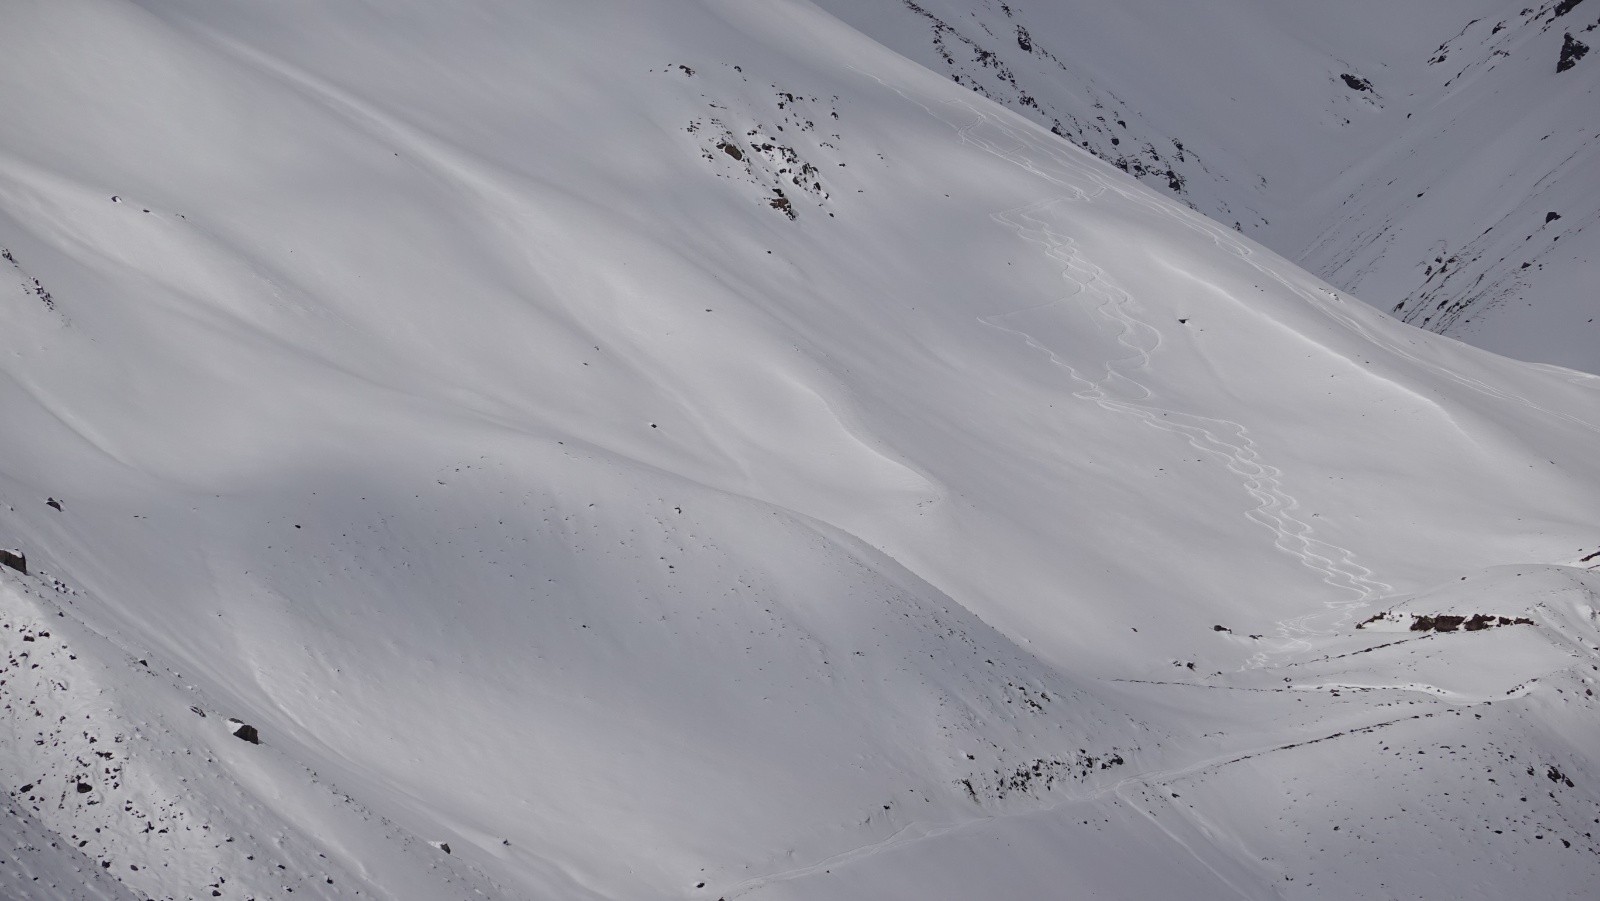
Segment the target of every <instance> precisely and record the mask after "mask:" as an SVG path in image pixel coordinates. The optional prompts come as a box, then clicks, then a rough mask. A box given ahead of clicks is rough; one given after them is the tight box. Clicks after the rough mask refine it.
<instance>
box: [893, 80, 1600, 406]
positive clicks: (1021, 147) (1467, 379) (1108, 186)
mask: <svg viewBox="0 0 1600 901" xmlns="http://www.w3.org/2000/svg"><path fill="white" fill-rule="evenodd" d="M879 83H880V84H883V85H884V86H885V87H888V88H889V89H890V90H893V91H895V93H897V94H900V96H902V97H906V95H905V94H904V92H901V91H899V90H898V89H896V88H894V87H893V86H891V85H888V84H887V83H885V82H883V81H881V80H879ZM906 99H907V100H910V101H911V102H912V103H915V104H916V105H917V106H920V107H922V109H924V110H926V111H927V112H928V113H929V114H930V115H932V116H933V117H934V118H936V119H938V120H939V121H941V122H944V123H945V124H946V125H949V126H950V127H951V128H954V129H955V130H956V132H957V133H958V134H960V135H961V138H962V140H963V141H965V142H967V143H971V144H973V145H974V146H976V147H978V148H980V149H982V150H984V151H986V152H988V153H991V154H993V155H995V156H998V157H1000V158H1002V159H1004V160H1007V161H1008V162H1011V163H1014V164H1015V165H1018V166H1020V167H1021V168H1023V169H1024V170H1026V171H1028V172H1030V173H1032V174H1034V175H1037V176H1038V177H1040V178H1042V179H1044V180H1046V181H1048V182H1050V183H1052V184H1057V185H1061V186H1063V187H1065V188H1067V189H1068V191H1069V192H1070V194H1069V196H1071V197H1073V198H1075V199H1085V200H1093V199H1094V198H1095V197H1098V196H1100V195H1102V194H1104V193H1105V192H1107V191H1112V192H1115V193H1116V194H1117V195H1118V196H1120V197H1122V198H1123V199H1125V200H1127V201H1129V202H1131V203H1134V204H1136V205H1138V206H1139V207H1141V208H1142V209H1144V210H1146V211H1147V212H1150V213H1154V214H1156V215H1159V216H1162V217H1164V218H1166V219H1169V220H1171V221H1173V222H1176V223H1178V224H1180V225H1182V226H1183V227H1185V228H1187V229H1189V230H1190V231H1194V232H1198V233H1199V234H1200V235H1202V236H1204V237H1206V238H1209V239H1210V240H1211V242H1212V243H1213V244H1215V245H1216V246H1217V247H1220V248H1222V249H1223V250H1225V251H1227V252H1228V253H1231V254H1233V255H1234V256H1236V257H1238V258H1239V259H1240V260H1242V261H1243V262H1244V263H1245V264H1247V265H1248V266H1250V267H1251V268H1252V269H1254V270H1256V271H1257V272H1258V273H1260V274H1261V275H1263V276H1265V277H1267V278H1269V279H1271V280H1272V281H1274V282H1276V283H1277V284H1278V285H1280V286H1281V287H1283V288H1285V289H1286V290H1288V291H1289V292H1290V293H1292V294H1294V295H1295V296H1296V297H1299V298H1300V299H1301V300H1304V301H1306V303H1307V304H1308V305H1310V306H1311V307H1312V308H1314V309H1316V310H1317V311H1318V312H1320V313H1322V314H1323V315H1325V316H1327V317H1328V318H1329V319H1332V320H1333V321H1335V322H1337V323H1339V324H1340V325H1342V326H1344V327H1345V328H1348V329H1350V330H1351V331H1353V332H1355V333H1356V334H1358V335H1360V336H1361V337H1362V338H1365V339H1366V340H1368V341H1371V342H1372V343H1374V344H1376V345H1378V346H1379V347H1382V348H1384V349H1385V350H1388V351H1389V352H1390V353H1393V354H1395V355H1396V356H1398V357H1400V358H1402V359H1404V360H1407V361H1409V362H1411V363H1414V364H1416V365H1417V366H1419V367H1421V368H1423V369H1425V370H1427V371H1430V372H1433V373H1435V374H1437V375H1440V376H1443V377H1444V378H1447V379H1449V380H1451V381H1453V382H1455V383H1456V384H1459V385H1461V386H1463V387H1465V388H1468V389H1470V390H1472V391H1476V392H1478V393H1480V394H1485V395H1488V396H1489V397H1493V398H1496V399H1498V400H1505V401H1510V402H1512V403H1516V404H1520V405H1521V406H1524V407H1527V408H1528V409H1530V410H1533V411H1535V412H1538V413H1542V414H1544V415H1546V416H1550V417H1553V418H1555V419H1559V420H1561V421H1563V422H1566V423H1569V424H1571V425H1575V426H1578V427H1579V428H1583V429H1587V430H1588V431H1591V432H1594V433H1596V434H1600V425H1596V424H1595V423H1592V422H1589V421H1588V420H1586V419H1582V418H1580V417H1578V416H1574V415H1572V414H1570V413H1563V412H1561V411H1559V410H1552V409H1550V408H1549V407H1546V406H1544V405H1542V404H1540V403H1538V402H1536V401H1533V400H1530V399H1528V398H1526V397H1523V396H1522V395H1520V394H1517V393H1515V392H1512V391H1508V390H1506V389H1503V388H1499V387H1496V386H1494V385H1491V384H1489V383H1487V382H1484V381H1482V380H1480V379H1475V378H1473V377H1471V376H1468V375H1464V374H1462V373H1459V372H1456V371H1455V370H1453V369H1450V368H1448V367H1446V366H1442V365H1440V364H1438V363H1435V362H1432V361H1429V360H1425V359H1423V358H1421V357H1419V356H1417V355H1416V354H1414V353H1412V352H1411V351H1410V350H1407V349H1406V348H1405V347H1404V346H1403V345H1402V344H1401V343H1400V342H1398V341H1395V340H1393V339H1391V338H1389V337H1387V336H1384V335H1382V334H1379V333H1378V332H1376V331H1374V330H1372V329H1370V328H1368V327H1367V326H1366V325H1364V324H1362V323H1361V322H1360V321H1359V320H1358V319H1357V317H1355V316H1353V315H1351V314H1350V313H1349V312H1347V311H1346V310H1345V309H1343V307H1344V305H1345V299H1344V298H1343V297H1342V296H1340V294H1339V292H1336V291H1330V292H1324V293H1326V294H1327V296H1322V295H1321V294H1319V293H1316V292H1313V291H1309V290H1307V289H1305V288H1304V287H1302V286H1300V285H1298V284H1295V283H1294V282H1293V281H1292V280H1290V279H1289V278H1287V277H1285V276H1284V275H1283V274H1282V273H1280V272H1278V271H1277V269H1276V268H1274V267H1272V266H1269V265H1266V264H1264V263H1261V262H1259V261H1258V260H1257V259H1256V253H1255V251H1254V250H1253V249H1252V248H1251V247H1249V246H1248V245H1246V244H1245V243H1244V242H1243V241H1241V240H1239V239H1238V238H1237V237H1236V236H1235V235H1234V234H1233V232H1232V231H1230V230H1229V229H1227V228H1226V227H1224V226H1221V225H1218V224H1217V223H1216V222H1214V221H1212V220H1210V219H1208V218H1206V217H1205V216H1202V215H1200V214H1199V213H1191V212H1184V211H1180V210H1177V209H1174V208H1173V207H1172V205H1171V204H1164V203H1161V202H1159V201H1158V200H1156V199H1155V198H1154V197H1152V196H1150V195H1148V194H1146V193H1145V192H1142V191H1137V190H1132V189H1130V188H1128V187H1127V186H1125V185H1119V184H1117V183H1116V182H1115V181H1114V180H1110V179H1107V178H1106V177H1105V176H1104V175H1102V174H1101V173H1099V172H1096V171H1094V169H1093V168H1092V167H1090V166H1087V165H1084V164H1083V163H1082V162H1081V161H1079V160H1074V159H1072V158H1071V157H1070V156H1069V155H1068V152H1067V151H1066V150H1065V149H1063V148H1061V147H1056V146H1052V145H1051V144H1049V143H1044V142H1040V141H1037V140H1030V136H1028V135H1026V134H1025V133H1021V132H1019V131H1018V130H1016V129H1015V128H1013V127H1012V126H1010V125H1008V124H1006V123H1005V122H1002V121H1000V120H999V119H997V118H995V117H993V116H991V115H989V114H986V113H984V112H983V111H981V110H979V109H977V108H975V107H973V106H972V105H971V104H969V103H967V102H965V101H960V100H953V101H947V103H946V105H947V106H951V107H959V108H960V109H961V110H962V111H963V112H965V113H967V114H970V115H971V116H973V117H974V118H973V121H971V122H969V123H967V124H965V125H962V124H958V123H956V122H952V121H950V119H948V118H946V117H944V116H941V115H940V114H939V113H938V112H936V111H934V110H933V109H930V108H929V107H928V106H926V105H925V104H922V103H919V102H917V101H916V100H912V99H911V98H910V97H906ZM985 127H986V128H990V129H993V130H994V131H995V132H997V133H998V134H999V135H1001V136H1003V137H1004V138H1006V139H1007V140H1009V141H1012V142H1014V144H1015V146H1013V147H1011V148H1009V149H1004V150H1003V149H1000V148H999V147H998V146H997V145H996V144H995V142H993V141H990V140H987V139H983V138H978V137H974V134H975V133H976V132H977V130H978V129H979V128H985ZM1068 146H1069V147H1070V145H1068ZM1029 151H1031V152H1036V153H1037V154H1038V155H1039V156H1040V157H1041V158H1042V160H1041V161H1035V160H1034V158H1033V157H1031V156H1029V155H1027V152H1029ZM1071 152H1072V153H1085V151H1080V150H1078V149H1077V148H1076V147H1072V148H1071ZM1041 162H1042V167H1041ZM1049 169H1055V170H1057V171H1054V172H1052V171H1048V170H1049ZM1063 173H1065V174H1066V175H1070V176H1073V177H1075V178H1078V179H1082V180H1084V181H1086V182H1088V183H1089V184H1090V185H1092V186H1093V187H1092V188H1091V189H1090V190H1088V191H1085V190H1084V189H1083V188H1081V187H1079V186H1078V185H1076V184H1073V183H1072V182H1070V181H1067V180H1066V179H1065V178H1064V177H1063ZM1358 302H1359V301H1358ZM1539 368H1542V369H1545V370H1547V371H1548V370H1560V371H1559V373H1556V374H1557V375H1558V377H1561V378H1562V379H1563V380H1564V381H1566V382H1568V383H1571V384H1584V385H1586V386H1587V383H1590V382H1593V381H1595V380H1597V379H1600V377H1596V376H1592V375H1590V374H1588V373H1576V374H1575V375H1574V373H1573V372H1572V371H1570V370H1565V369H1561V368H1560V367H1554V366H1548V365H1546V366H1542V367H1539Z"/></svg>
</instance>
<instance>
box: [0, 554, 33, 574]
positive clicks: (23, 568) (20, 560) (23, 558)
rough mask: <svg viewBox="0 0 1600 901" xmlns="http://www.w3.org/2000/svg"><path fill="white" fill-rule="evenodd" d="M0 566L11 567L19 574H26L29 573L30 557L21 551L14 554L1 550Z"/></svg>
mask: <svg viewBox="0 0 1600 901" xmlns="http://www.w3.org/2000/svg"><path fill="white" fill-rule="evenodd" d="M0 566H9V567H11V568H12V569H14V570H16V571H17V572H19V573H26V572H27V571H28V555H27V554H24V553H22V552H21V551H17V552H15V553H13V552H11V551H7V550H0Z"/></svg>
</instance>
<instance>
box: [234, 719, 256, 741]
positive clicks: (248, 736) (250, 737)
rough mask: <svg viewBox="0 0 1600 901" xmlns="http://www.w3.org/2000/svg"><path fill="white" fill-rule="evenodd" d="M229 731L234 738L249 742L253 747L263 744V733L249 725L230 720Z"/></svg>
mask: <svg viewBox="0 0 1600 901" xmlns="http://www.w3.org/2000/svg"><path fill="white" fill-rule="evenodd" d="M228 730H229V731H230V732H232V733H233V737H234V738H237V739H239V740H240V741H247V742H249V743H251V744H253V745H259V744H261V733H260V732H258V731H256V727H254V726H252V725H250V724H249V723H242V722H240V721H238V720H235V719H230V720H228Z"/></svg>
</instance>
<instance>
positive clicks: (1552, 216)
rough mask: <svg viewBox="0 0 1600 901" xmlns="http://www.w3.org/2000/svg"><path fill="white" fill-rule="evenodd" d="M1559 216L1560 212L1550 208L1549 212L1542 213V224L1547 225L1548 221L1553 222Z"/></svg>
mask: <svg viewBox="0 0 1600 901" xmlns="http://www.w3.org/2000/svg"><path fill="white" fill-rule="evenodd" d="M1560 218H1561V214H1560V213H1557V212H1555V211H1554V210H1551V211H1550V212H1548V213H1545V214H1544V224H1545V225H1549V224H1550V223H1552V222H1555V221H1556V220H1558V219H1560Z"/></svg>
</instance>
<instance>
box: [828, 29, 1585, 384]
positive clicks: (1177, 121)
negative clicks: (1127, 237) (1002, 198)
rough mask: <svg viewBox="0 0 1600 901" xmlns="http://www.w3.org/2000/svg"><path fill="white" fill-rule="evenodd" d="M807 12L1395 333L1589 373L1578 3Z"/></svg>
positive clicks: (1582, 69)
mask: <svg viewBox="0 0 1600 901" xmlns="http://www.w3.org/2000/svg"><path fill="white" fill-rule="evenodd" d="M824 5H825V6H827V7H828V8H829V9H830V10H832V11H833V12H834V13H835V14H837V15H839V16H841V17H843V18H845V19H846V20H847V21H850V22H851V23H852V24H854V25H856V26H857V27H860V28H861V29H863V30H864V31H866V32H868V33H869V34H872V35H874V36H875V37H878V38H879V39H880V40H882V41H884V42H885V43H886V44H887V45H889V46H891V47H894V48H895V49H896V50H899V51H900V52H902V53H905V54H907V55H908V56H910V57H912V58H913V59H917V60H918V61H921V62H923V63H924V64H925V65H927V66H928V67H929V68H931V69H933V70H934V71H938V72H944V73H946V74H948V75H949V76H950V77H951V78H952V79H954V80H955V81H956V82H958V83H960V84H962V85H964V86H967V87H969V88H971V89H972V90H973V91H975V92H977V93H979V94H981V95H983V96H985V97H988V98H990V99H992V100H995V101H996V102H999V103H1002V104H1005V105H1008V106H1010V107H1011V108H1013V109H1014V110H1016V111H1018V112H1019V113H1021V114H1022V115H1024V116H1026V117H1029V118H1032V119H1034V120H1035V121H1037V122H1040V123H1041V124H1044V125H1045V126H1047V127H1049V128H1051V129H1052V130H1053V131H1055V132H1056V133H1057V134H1059V135H1061V136H1063V137H1064V138H1066V139H1068V140H1070V141H1072V142H1073V143H1074V144H1077V145H1079V146H1081V147H1083V148H1085V149H1087V150H1089V151H1090V152H1092V153H1094V154H1095V155H1096V156H1098V157H1100V158H1101V159H1104V160H1106V161H1108V162H1110V163H1112V164H1113V165H1115V166H1117V167H1118V168H1121V169H1123V170H1124V171H1126V172H1129V173H1131V174H1133V175H1134V176H1136V177H1137V178H1139V179H1140V180H1141V181H1142V182H1144V183H1145V184H1148V185H1151V186H1153V187H1157V188H1158V189H1160V190H1163V191H1166V192H1168V193H1170V194H1172V195H1174V196H1176V197H1177V198H1178V199H1180V200H1182V201H1183V202H1185V203H1187V204H1189V205H1190V206H1191V207H1193V208H1195V209H1197V210H1200V211H1201V212H1204V213H1205V214H1207V215H1208V216H1211V217H1212V218H1214V219H1216V220H1217V221H1219V222H1222V223H1224V224H1228V225H1233V226H1234V227H1236V228H1238V229H1241V230H1243V231H1244V232H1246V233H1248V234H1250V235H1252V236H1253V237H1255V238H1257V239H1259V240H1261V241H1263V242H1265V243H1267V244H1268V245H1269V246H1271V247H1273V248H1275V249H1276V250H1278V251H1279V252H1281V253H1283V254H1285V255H1286V256H1289V257H1290V258H1292V259H1296V260H1298V261H1300V262H1302V264H1303V265H1305V266H1306V267H1307V268H1309V269H1311V270H1312V271H1314V272H1316V273H1318V274H1320V275H1322V276H1323V277H1325V278H1327V279H1328V280H1330V281H1331V282H1333V283H1334V284H1337V285H1339V286H1340V287H1342V288H1344V289H1346V290H1349V291H1351V292H1353V293H1355V294H1356V295H1357V296H1359V297H1361V298H1362V299H1363V300H1366V301H1368V302H1369V303H1371V304H1373V305H1374V306H1376V307H1378V308H1380V309H1383V310H1386V311H1390V312H1392V313H1394V314H1395V315H1397V316H1399V317H1400V318H1402V319H1404V320H1405V321H1407V322H1411V323H1413V324H1416V325H1420V326H1422V327H1424V328H1428V329H1430V330H1433V331H1435V332H1440V333H1443V334H1448V335H1452V336H1455V337H1458V338H1462V339H1464V340H1467V341H1470V342H1472V343H1475V344H1478V345H1480V346H1483V347H1488V348H1490V349H1492V350H1495V351H1497V352H1500V353H1505V354H1508V355H1511V356H1514V357H1518V358H1521V359H1527V360H1535V361H1543V362H1549V363H1557V364H1560V365H1564V366H1569V367H1576V368H1579V369H1585V370H1589V371H1600V351H1596V348H1597V347H1600V332H1597V331H1596V329H1600V324H1596V323H1595V322H1594V321H1593V320H1594V319H1595V317H1596V314H1597V313H1600V308H1597V306H1596V304H1595V303H1594V294H1593V291H1592V290H1591V289H1590V288H1589V287H1588V286H1587V283H1586V279H1587V277H1588V275H1589V274H1590V273H1591V272H1592V271H1593V265H1594V261H1595V259H1596V258H1597V252H1600V246H1597V244H1596V240H1597V239H1596V238H1595V237H1594V236H1595V234H1596V232H1595V230H1594V228H1593V226H1594V224H1595V218H1594V217H1595V216H1596V215H1597V214H1596V210H1597V209H1600V194H1597V193H1596V192H1600V180H1597V179H1596V177H1595V175H1594V173H1595V172H1597V171H1600V166H1597V165H1596V163H1595V159H1594V153H1595V149H1594V148H1595V146H1596V137H1597V130H1596V129H1597V127H1600V123H1597V122H1596V120H1595V118H1594V115H1593V110H1595V109H1597V108H1600V105H1597V103H1596V92H1597V89H1600V66H1597V65H1595V64H1593V62H1592V60H1590V61H1588V62H1586V61H1585V55H1586V54H1584V53H1583V52H1582V51H1581V49H1580V48H1581V47H1583V46H1587V45H1586V44H1585V43H1584V42H1585V41H1587V42H1589V43H1593V42H1594V41H1595V40H1596V39H1597V36H1600V30H1597V29H1600V10H1597V9H1593V8H1592V4H1591V5H1590V6H1588V7H1586V6H1584V5H1583V4H1581V3H1568V2H1564V0H1562V2H1558V0H1547V2H1544V3H1541V4H1537V5H1528V4H1525V3H1510V2H1505V0H1482V2H1475V3H1467V4H1463V3H1454V2H1450V3H1446V2H1427V3H1407V4H1393V3H1373V2H1362V3H1353V4H1352V3H1341V4H1337V5H1331V4H1326V3H1310V2H1288V3H1258V2H1254V0H1238V2H1230V3H1213V4H1206V5H1204V6H1203V7H1202V6H1194V7H1192V8H1175V7H1174V6H1173V5H1172V4H1170V3H1159V2H1145V0H1134V2H1130V3H1119V4H1115V5H1112V6H1108V5H1106V4H1095V3H1052V4H1039V3H1028V2H1018V3H1009V2H1006V3H1001V2H997V0H926V2H923V0H917V2H912V0H878V2H869V3H843V2H824Z"/></svg>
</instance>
